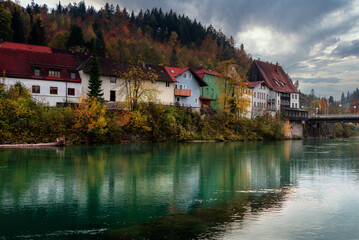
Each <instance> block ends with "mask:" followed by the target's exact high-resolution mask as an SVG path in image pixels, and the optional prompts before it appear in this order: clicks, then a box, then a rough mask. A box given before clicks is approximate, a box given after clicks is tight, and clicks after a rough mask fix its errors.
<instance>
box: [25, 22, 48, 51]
mask: <svg viewBox="0 0 359 240" xmlns="http://www.w3.org/2000/svg"><path fill="white" fill-rule="evenodd" d="M29 43H30V44H34V45H46V33H45V27H44V26H43V25H42V21H41V19H40V18H38V19H36V22H35V23H34V24H33V25H32V28H31V32H30V38H29Z"/></svg>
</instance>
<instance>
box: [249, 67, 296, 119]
mask: <svg viewBox="0 0 359 240" xmlns="http://www.w3.org/2000/svg"><path fill="white" fill-rule="evenodd" d="M247 78H248V81H249V82H250V85H251V86H252V87H253V100H252V108H253V111H252V112H253V116H255V115H256V114H257V115H261V114H263V113H264V112H266V111H270V112H277V111H280V110H283V109H286V108H293V109H298V108H299V107H300V106H299V93H298V90H297V89H296V88H295V87H294V85H293V83H292V80H291V79H290V78H289V76H288V75H287V74H286V73H285V71H284V70H283V68H282V67H281V66H280V65H278V63H277V64H272V63H268V62H262V61H259V60H254V61H253V63H252V65H251V67H250V69H249V71H248V74H247Z"/></svg>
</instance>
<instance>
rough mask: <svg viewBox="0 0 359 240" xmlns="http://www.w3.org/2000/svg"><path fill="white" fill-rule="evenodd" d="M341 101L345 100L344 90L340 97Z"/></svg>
mask: <svg viewBox="0 0 359 240" xmlns="http://www.w3.org/2000/svg"><path fill="white" fill-rule="evenodd" d="M340 101H341V102H342V103H343V102H344V101H345V96H344V92H342V97H341V98H340Z"/></svg>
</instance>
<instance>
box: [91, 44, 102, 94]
mask: <svg viewBox="0 0 359 240" xmlns="http://www.w3.org/2000/svg"><path fill="white" fill-rule="evenodd" d="M100 77H101V70H100V63H99V60H98V57H97V53H96V43H95V44H94V45H93V47H92V57H91V62H90V80H89V92H88V94H87V95H88V97H89V98H98V99H99V100H100V101H103V97H102V96H103V92H102V89H101V85H102V80H101V78H100Z"/></svg>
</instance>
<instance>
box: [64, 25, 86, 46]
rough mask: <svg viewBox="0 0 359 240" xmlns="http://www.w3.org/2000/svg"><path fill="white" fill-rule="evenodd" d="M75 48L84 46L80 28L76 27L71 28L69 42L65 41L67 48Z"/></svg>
mask: <svg viewBox="0 0 359 240" xmlns="http://www.w3.org/2000/svg"><path fill="white" fill-rule="evenodd" d="M75 46H80V47H83V46H84V36H83V34H82V29H81V27H80V26H78V25H72V26H71V28H70V36H69V40H68V41H67V48H71V47H75Z"/></svg>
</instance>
